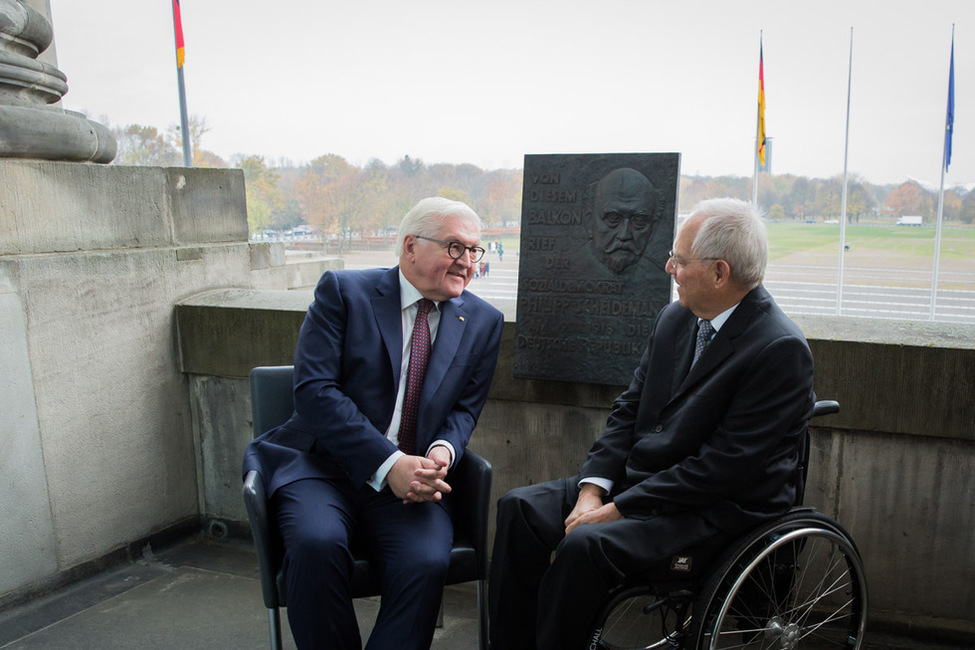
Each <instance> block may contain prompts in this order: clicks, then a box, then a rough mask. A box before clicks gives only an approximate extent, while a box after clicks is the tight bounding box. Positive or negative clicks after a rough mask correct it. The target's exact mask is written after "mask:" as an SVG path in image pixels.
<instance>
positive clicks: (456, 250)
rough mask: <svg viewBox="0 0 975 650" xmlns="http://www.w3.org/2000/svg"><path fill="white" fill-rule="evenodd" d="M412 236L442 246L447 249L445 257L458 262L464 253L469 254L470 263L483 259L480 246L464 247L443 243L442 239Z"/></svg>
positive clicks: (457, 242)
mask: <svg viewBox="0 0 975 650" xmlns="http://www.w3.org/2000/svg"><path fill="white" fill-rule="evenodd" d="M413 236H414V237H416V238H417V239H425V240H427V241H433V242H437V243H438V244H443V245H444V246H446V247H447V255H450V256H451V257H452V258H454V259H455V260H459V259H460V258H461V256H463V254H464V253H469V254H470V256H471V261H472V262H480V261H481V258H482V257H484V249H483V248H481V247H480V246H464V245H463V244H462V243H460V242H459V241H444V240H442V239H434V238H433V237H424V236H423V235H413Z"/></svg>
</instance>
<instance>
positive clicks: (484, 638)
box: [477, 580, 488, 650]
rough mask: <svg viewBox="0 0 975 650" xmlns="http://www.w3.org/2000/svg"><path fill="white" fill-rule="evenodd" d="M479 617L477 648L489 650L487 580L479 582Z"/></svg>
mask: <svg viewBox="0 0 975 650" xmlns="http://www.w3.org/2000/svg"><path fill="white" fill-rule="evenodd" d="M477 617H478V619H479V629H478V631H477V647H478V648H479V649H480V650H488V583H487V580H478V581H477Z"/></svg>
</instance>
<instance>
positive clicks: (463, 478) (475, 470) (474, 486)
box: [447, 449, 493, 579]
mask: <svg viewBox="0 0 975 650" xmlns="http://www.w3.org/2000/svg"><path fill="white" fill-rule="evenodd" d="M492 471H493V470H492V467H491V463H489V462H488V461H487V460H486V459H484V458H483V457H481V456H479V455H478V454H476V453H474V452H473V451H471V450H470V449H466V450H465V451H464V455H463V456H462V457H461V459H460V462H458V463H457V467H455V468H454V470H453V472H451V474H452V475H451V476H450V477H449V478H448V479H447V481H448V482H449V483H450V486H451V487H452V488H453V490H454V492H453V494H452V496H453V497H454V499H453V503H452V512H453V516H454V528H455V529H456V530H457V532H458V533H459V534H460V535H462V536H463V537H464V538H466V539H467V541H469V542H470V543H471V544H473V546H474V550H475V552H476V555H477V567H478V574H479V576H478V577H479V578H480V579H484V578H487V559H488V548H487V537H488V515H489V512H490V509H491V476H492Z"/></svg>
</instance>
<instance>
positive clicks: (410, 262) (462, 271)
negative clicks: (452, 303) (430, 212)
mask: <svg viewBox="0 0 975 650" xmlns="http://www.w3.org/2000/svg"><path fill="white" fill-rule="evenodd" d="M432 237H434V238H435V239H441V240H443V241H447V242H453V241H457V242H460V243H461V244H463V245H464V246H478V245H479V244H480V242H481V237H480V233H479V232H478V228H477V224H476V223H474V222H473V221H471V220H469V219H465V218H463V217H459V216H448V217H446V218H445V219H444V220H443V225H442V226H441V228H440V229H439V230H438V232H437V234H436V235H432ZM474 266H475V263H474V262H472V261H471V256H470V253H469V252H465V253H464V254H463V255H461V256H460V259H456V260H455V259H453V258H452V257H450V255H449V254H448V253H447V247H446V246H445V245H444V244H441V243H439V242H435V241H429V240H427V239H417V238H416V237H415V236H414V235H413V234H408V235H406V237H405V239H404V240H403V254H402V255H401V256H400V269H402V271H403V275H404V276H406V279H407V280H409V282H410V284H412V285H413V286H414V287H416V288H417V289H418V290H419V291H420V293H422V294H423V297H424V298H429V299H430V300H436V301H443V300H449V299H451V298H456V297H457V296H459V295H460V294H461V293H463V292H464V289H465V288H466V287H467V285H468V284H469V283H470V281H471V280H472V279H473V278H474Z"/></svg>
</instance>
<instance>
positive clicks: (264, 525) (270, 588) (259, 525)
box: [242, 469, 281, 609]
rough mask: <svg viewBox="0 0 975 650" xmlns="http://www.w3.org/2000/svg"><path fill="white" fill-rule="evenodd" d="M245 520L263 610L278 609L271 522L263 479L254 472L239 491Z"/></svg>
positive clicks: (248, 474)
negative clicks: (247, 522) (248, 526)
mask: <svg viewBox="0 0 975 650" xmlns="http://www.w3.org/2000/svg"><path fill="white" fill-rule="evenodd" d="M242 493H243V497H244V506H245V507H246V508H247V518H248V519H249V520H250V525H251V535H252V536H253V537H254V547H255V548H256V549H257V566H258V568H259V569H260V571H261V594H262V595H263V596H264V606H265V607H267V608H268V609H272V608H275V607H280V606H281V603H280V602H279V600H278V592H277V588H276V583H277V573H278V566H277V565H278V561H277V560H276V558H275V552H274V539H273V537H272V535H271V522H270V519H269V518H268V513H267V491H266V489H265V487H264V479H263V478H261V475H260V474H259V473H258V472H257V470H253V469H252V470H250V471H249V472H247V476H245V477H244V487H243V489H242Z"/></svg>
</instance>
